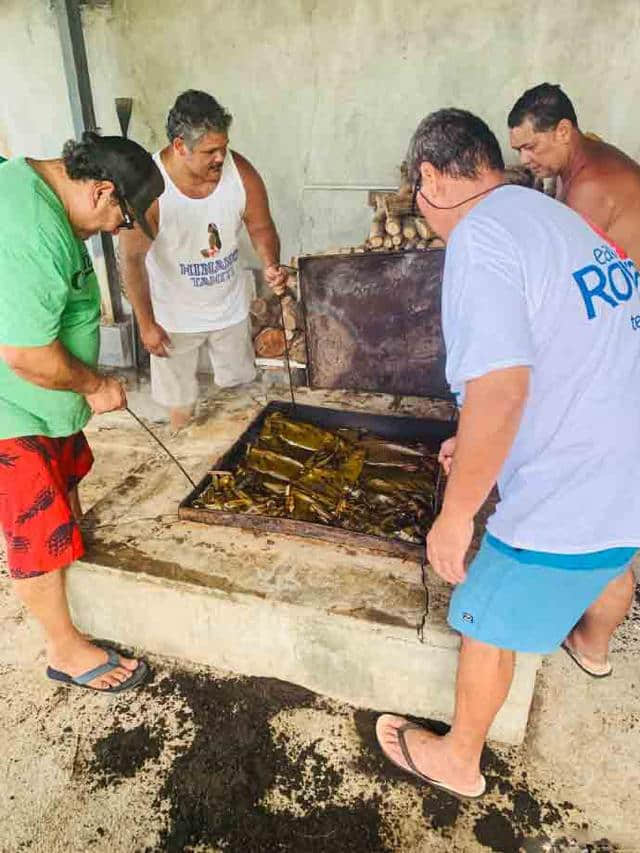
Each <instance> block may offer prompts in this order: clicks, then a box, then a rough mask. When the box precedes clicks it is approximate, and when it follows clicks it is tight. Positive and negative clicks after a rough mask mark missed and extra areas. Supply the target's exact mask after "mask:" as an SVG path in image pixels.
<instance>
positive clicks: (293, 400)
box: [278, 264, 298, 415]
mask: <svg viewBox="0 0 640 853" xmlns="http://www.w3.org/2000/svg"><path fill="white" fill-rule="evenodd" d="M278 266H279V267H280V269H282V270H287V272H292V273H296V274H297V273H298V270H297V269H296V268H295V267H290V266H287V264H278ZM283 296H284V293H283V294H282V295H281V296H278V303H279V304H280V322H281V323H282V337H283V339H284V356H285V361H286V362H287V374H288V376H289V393H290V394H291V408H292V409H293V414H294V415H295V413H296V398H295V395H294V393H293V377H292V376H291V358H290V356H289V341H288V340H287V330H286V329H285V325H284V309H283V307H282V297H283Z"/></svg>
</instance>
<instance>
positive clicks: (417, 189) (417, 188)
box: [411, 175, 507, 216]
mask: <svg viewBox="0 0 640 853" xmlns="http://www.w3.org/2000/svg"><path fill="white" fill-rule="evenodd" d="M504 186H507V185H506V184H505V183H503V182H501V183H499V184H494V186H492V187H488V189H486V190H480V192H478V193H475V194H474V195H470V196H469V197H468V198H464V199H462V201H459V202H457V204H447V205H443V204H435V202H433V201H431V199H428V198H427V197H426V195H425V194H424V193H423V192H422V189H421V187H422V178H421V176H420V175H418V177H417V178H416V182H415V184H414V185H413V196H412V198H411V212H412V215H413V216H419V215H420V211H419V210H418V196H419V195H420V196H422V198H423V199H424V200H425V201H426V203H427V204H428V205H429V207H434V208H435V209H436V210H455V209H456V208H457V207H462V205H463V204H466V203H467V202H468V201H473V200H474V199H476V198H480V196H483V195H486V194H487V193H490V192H492V191H493V190H497V189H499V188H500V187H504Z"/></svg>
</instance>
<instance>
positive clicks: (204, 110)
mask: <svg viewBox="0 0 640 853" xmlns="http://www.w3.org/2000/svg"><path fill="white" fill-rule="evenodd" d="M232 120H233V117H232V115H231V113H230V112H228V110H226V109H225V108H224V107H223V106H222V105H221V104H219V103H218V101H216V99H215V98H214V97H213V96H212V95H209V94H208V93H207V92H200V91H199V90H197V89H187V91H186V92H183V93H182V94H181V95H178V97H177V98H176V102H175V104H174V105H173V106H172V107H171V109H170V110H169V115H168V116H167V136H168V137H169V142H173V140H174V139H178V138H181V139H183V140H184V144H185V145H186V146H187V148H188V149H189V150H190V151H193V149H194V148H195V146H196V145H197V144H198V142H199V141H200V139H202V137H203V136H204V135H205V133H227V131H228V130H229V127H230V125H231V122H232Z"/></svg>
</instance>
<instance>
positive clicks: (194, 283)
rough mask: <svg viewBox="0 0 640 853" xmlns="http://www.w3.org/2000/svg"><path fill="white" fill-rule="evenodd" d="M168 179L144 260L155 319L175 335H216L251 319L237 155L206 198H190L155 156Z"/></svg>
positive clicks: (227, 162) (243, 200)
mask: <svg viewBox="0 0 640 853" xmlns="http://www.w3.org/2000/svg"><path fill="white" fill-rule="evenodd" d="M154 160H155V161H156V163H157V164H158V167H159V168H160V171H161V172H162V176H163V178H164V181H165V191H164V193H163V194H162V195H161V196H160V198H159V201H158V203H159V208H160V210H159V229H158V235H157V237H156V239H155V240H154V241H153V244H152V246H151V248H150V249H149V251H148V253H147V257H146V267H147V273H148V275H149V283H150V289H151V301H152V304H153V311H154V315H155V319H156V321H157V322H158V323H159V324H160V325H161V326H163V327H164V328H165V329H166V330H167V331H168V332H169V333H171V332H209V331H211V332H213V331H217V330H218V329H225V328H227V327H228V326H232V325H234V324H236V323H240V322H242V321H243V320H245V319H246V318H247V315H248V312H249V288H248V286H247V276H248V275H249V273H248V271H247V270H244V269H242V267H241V265H240V261H239V257H238V235H239V233H240V230H241V228H242V227H243V222H242V217H243V215H244V208H245V203H246V194H245V190H244V185H243V183H242V180H241V178H240V175H239V173H238V169H237V167H236V164H235V161H234V159H233V155H232V153H231V152H230V151H228V152H227V156H226V158H225V161H224V164H223V167H222V174H221V177H220V181H219V183H218V185H217V186H216V188H215V189H214V191H213V192H212V193H211V194H210V195H208V196H207V197H206V198H189V197H188V196H186V195H184V193H182V192H181V191H180V190H179V189H178V187H177V186H176V185H175V184H174V183H173V181H172V180H171V178H170V177H169V175H168V173H167V171H166V169H165V168H164V165H163V163H162V160H161V158H160V154H159V153H156V154H154Z"/></svg>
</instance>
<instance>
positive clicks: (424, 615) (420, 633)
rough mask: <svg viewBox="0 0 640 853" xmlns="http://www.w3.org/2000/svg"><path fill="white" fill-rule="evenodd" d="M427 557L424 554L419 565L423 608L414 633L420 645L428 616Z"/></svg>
mask: <svg viewBox="0 0 640 853" xmlns="http://www.w3.org/2000/svg"><path fill="white" fill-rule="evenodd" d="M427 565H428V564H427V555H426V553H424V554H423V555H422V563H421V564H420V577H421V580H422V587H423V589H424V608H423V611H422V615H421V616H420V619H419V620H418V624H417V625H416V631H417V634H418V640H419V641H420V642H421V643H424V626H425V625H426V623H427V617H428V616H429V587H428V586H427Z"/></svg>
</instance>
